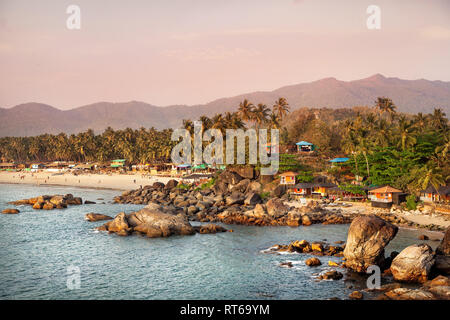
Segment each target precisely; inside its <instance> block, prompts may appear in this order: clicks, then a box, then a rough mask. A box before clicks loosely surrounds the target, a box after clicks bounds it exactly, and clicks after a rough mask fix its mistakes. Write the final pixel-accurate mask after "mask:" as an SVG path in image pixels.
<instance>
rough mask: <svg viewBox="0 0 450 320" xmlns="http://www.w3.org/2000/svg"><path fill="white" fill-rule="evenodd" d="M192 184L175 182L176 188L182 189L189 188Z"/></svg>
mask: <svg viewBox="0 0 450 320" xmlns="http://www.w3.org/2000/svg"><path fill="white" fill-rule="evenodd" d="M191 187H192V185H191V184H188V183H179V184H177V188H178V189H183V190H189V189H191Z"/></svg>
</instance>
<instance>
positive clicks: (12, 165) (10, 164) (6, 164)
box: [0, 162, 15, 167]
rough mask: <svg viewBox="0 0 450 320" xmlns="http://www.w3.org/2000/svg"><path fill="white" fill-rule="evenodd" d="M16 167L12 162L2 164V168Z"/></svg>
mask: <svg viewBox="0 0 450 320" xmlns="http://www.w3.org/2000/svg"><path fill="white" fill-rule="evenodd" d="M14 166H15V164H14V163H10V162H8V163H5V162H3V163H0V167H14Z"/></svg>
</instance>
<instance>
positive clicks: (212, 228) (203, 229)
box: [194, 223, 228, 234]
mask: <svg viewBox="0 0 450 320" xmlns="http://www.w3.org/2000/svg"><path fill="white" fill-rule="evenodd" d="M194 229H195V231H196V232H198V233H201V234H206V233H217V232H227V231H228V230H227V229H225V228H224V227H221V226H218V225H216V224H212V223H210V224H205V225H201V226H196V227H194Z"/></svg>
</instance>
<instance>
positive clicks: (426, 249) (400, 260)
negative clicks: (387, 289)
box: [391, 244, 435, 283]
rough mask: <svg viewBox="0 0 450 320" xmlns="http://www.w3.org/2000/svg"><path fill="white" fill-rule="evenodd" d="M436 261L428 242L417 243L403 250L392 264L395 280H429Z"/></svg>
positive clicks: (420, 281) (421, 281)
mask: <svg viewBox="0 0 450 320" xmlns="http://www.w3.org/2000/svg"><path fill="white" fill-rule="evenodd" d="M434 262H435V259H434V254H433V250H432V249H431V247H430V246H429V245H427V244H419V245H417V244H415V245H411V246H409V247H407V248H405V249H403V250H402V252H400V253H399V255H398V256H396V257H395V258H394V260H393V261H392V264H391V272H392V275H393V277H394V279H395V280H397V281H406V282H419V283H423V282H425V281H427V280H428V277H429V274H430V271H431V268H432V267H433V265H434Z"/></svg>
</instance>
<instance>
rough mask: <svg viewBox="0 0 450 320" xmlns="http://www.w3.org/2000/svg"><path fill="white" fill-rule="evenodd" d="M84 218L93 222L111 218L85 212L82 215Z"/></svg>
mask: <svg viewBox="0 0 450 320" xmlns="http://www.w3.org/2000/svg"><path fill="white" fill-rule="evenodd" d="M84 218H85V220H87V221H91V222H95V221H104V220H112V219H113V218H112V217H110V216H107V215H104V214H100V213H93V212H91V213H87V214H86V215H85V216H84Z"/></svg>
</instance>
